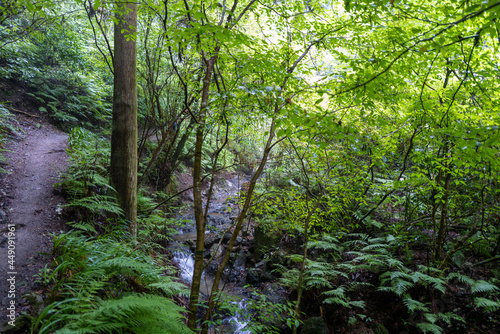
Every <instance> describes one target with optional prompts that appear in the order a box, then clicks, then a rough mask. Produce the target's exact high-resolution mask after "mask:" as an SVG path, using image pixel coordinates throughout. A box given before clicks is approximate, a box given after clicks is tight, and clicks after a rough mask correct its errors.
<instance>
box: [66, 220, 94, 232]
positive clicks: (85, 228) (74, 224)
mask: <svg viewBox="0 0 500 334" xmlns="http://www.w3.org/2000/svg"><path fill="white" fill-rule="evenodd" d="M67 224H68V225H69V226H71V227H72V228H76V229H79V230H82V231H85V232H91V233H97V231H96V229H95V228H94V226H92V224H90V223H85V222H69V223H67Z"/></svg>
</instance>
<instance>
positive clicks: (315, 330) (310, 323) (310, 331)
mask: <svg viewBox="0 0 500 334" xmlns="http://www.w3.org/2000/svg"><path fill="white" fill-rule="evenodd" d="M300 333H301V334H328V326H327V325H326V322H325V320H323V318H321V317H311V318H309V319H307V320H306V321H305V322H304V326H303V327H302V330H301V331H300Z"/></svg>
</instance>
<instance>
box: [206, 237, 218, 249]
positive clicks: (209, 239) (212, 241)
mask: <svg viewBox="0 0 500 334" xmlns="http://www.w3.org/2000/svg"><path fill="white" fill-rule="evenodd" d="M219 241H220V236H219V235H217V234H215V233H209V234H206V235H205V248H210V247H212V245H213V244H215V243H218V242H219Z"/></svg>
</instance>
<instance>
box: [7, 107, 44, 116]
mask: <svg viewBox="0 0 500 334" xmlns="http://www.w3.org/2000/svg"><path fill="white" fill-rule="evenodd" d="M9 110H11V111H14V112H17V113H20V114H23V115H26V116H29V117H37V118H38V117H40V116H38V115H32V114H28V113H27V112H25V111H21V110H17V109H14V108H11V107H9Z"/></svg>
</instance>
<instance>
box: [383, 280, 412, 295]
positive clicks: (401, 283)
mask: <svg viewBox="0 0 500 334" xmlns="http://www.w3.org/2000/svg"><path fill="white" fill-rule="evenodd" d="M390 284H391V286H389V287H380V288H379V291H385V292H393V293H395V294H397V295H398V296H402V295H404V294H405V293H406V292H407V291H408V290H409V289H411V288H413V287H414V286H415V285H414V283H413V282H408V281H405V280H402V279H394V280H391V281H390Z"/></svg>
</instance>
